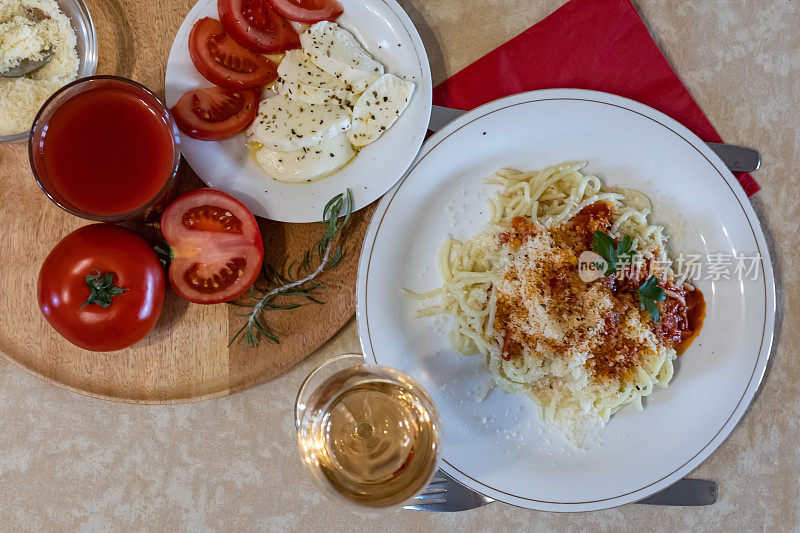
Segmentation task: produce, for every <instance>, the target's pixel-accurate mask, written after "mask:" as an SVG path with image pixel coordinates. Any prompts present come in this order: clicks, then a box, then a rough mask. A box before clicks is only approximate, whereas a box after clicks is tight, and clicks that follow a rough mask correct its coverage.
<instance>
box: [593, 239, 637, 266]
mask: <svg viewBox="0 0 800 533" xmlns="http://www.w3.org/2000/svg"><path fill="white" fill-rule="evenodd" d="M592 238H593V239H594V243H592V251H593V252H594V253H596V254H597V255H599V256H600V257H602V258H603V259H605V260H606V263H607V265H608V266H607V267H606V271H605V272H604V273H603V275H604V276H610V275H612V274H614V273H615V272H616V271H617V270H619V267H620V266H626V265H630V264H631V263H633V256H634V254H635V253H636V252H631V246H633V239H631V237H630V235H625V236H624V237H623V238H622V240H621V241H619V243H615V242H614V238H613V237H611V236H610V235H606V234H605V233H603V232H602V231H595V232H594V233H592Z"/></svg>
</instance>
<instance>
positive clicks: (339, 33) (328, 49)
mask: <svg viewBox="0 0 800 533" xmlns="http://www.w3.org/2000/svg"><path fill="white" fill-rule="evenodd" d="M300 44H301V46H302V47H303V51H304V52H305V53H306V54H307V55H308V56H309V57H310V58H311V61H313V62H314V64H315V65H317V66H318V67H319V68H321V69H322V70H324V71H325V72H327V73H328V74H330V75H332V76H334V77H336V78H338V79H340V80H343V81H344V82H345V83H346V84H347V85H348V86H349V88H350V89H351V90H352V92H354V93H355V94H359V93H362V92H364V90H365V89H366V88H367V86H368V85H369V84H370V83H372V82H374V81H375V80H377V79H378V78H379V77H380V76H381V75H383V65H381V64H380V63H379V62H377V61H375V60H374V59H372V56H370V55H369V53H367V51H366V50H364V49H363V48H362V47H361V45H360V44H359V43H358V41H357V40H356V38H355V37H353V34H351V33H350V32H349V31H347V30H345V29H344V28H342V27H341V26H339V25H338V24H336V23H335V22H328V21H323V22H317V23H316V24H314V25H313V26H311V27H310V28H308V29H307V30H306V31H304V32H303V33H302V34H300Z"/></svg>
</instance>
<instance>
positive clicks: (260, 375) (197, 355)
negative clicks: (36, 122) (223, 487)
mask: <svg viewBox="0 0 800 533" xmlns="http://www.w3.org/2000/svg"><path fill="white" fill-rule="evenodd" d="M87 4H88V5H89V9H90V11H91V14H92V17H93V18H94V22H95V25H96V26H97V30H98V34H99V38H100V61H99V66H98V74H116V75H120V76H126V77H130V78H132V79H134V80H136V81H139V82H141V83H143V84H145V85H147V86H148V87H149V88H150V89H151V90H153V91H154V92H156V93H157V94H158V95H159V96H160V97H163V93H164V72H165V69H166V61H167V56H168V53H169V48H170V46H171V44H172V38H173V36H174V35H175V33H176V32H177V30H178V27H179V26H180V23H181V21H182V20H183V18H184V16H185V15H186V13H187V12H188V11H189V9H190V8H191V6H192V5H193V4H194V1H191V0H183V1H174V0H172V1H170V2H163V1H160V0H88V1H87ZM201 186H203V184H202V182H200V180H199V179H198V178H197V176H196V175H195V174H194V172H192V171H191V169H190V168H189V167H188V165H186V163H185V161H184V162H182V168H181V178H180V188H181V189H183V190H188V189H191V188H196V187H201ZM0 205H2V208H0V231H2V234H1V235H0V316H2V327H0V353H2V355H4V356H5V357H6V358H8V359H9V360H11V361H12V362H14V363H16V364H18V365H20V366H22V367H23V368H26V369H27V370H30V371H31V372H34V373H35V374H37V375H38V376H40V377H42V378H43V379H45V380H47V381H51V382H53V383H56V384H58V385H61V386H64V387H67V388H69V389H71V390H74V391H76V392H80V393H83V394H87V395H91V396H97V397H102V398H106V399H110V400H116V401H124V402H130V403H141V404H157V403H177V402H184V401H192V400H199V399H204V398H213V397H217V396H224V395H226V394H230V393H231V392H236V391H239V390H243V389H246V388H248V387H252V386H254V385H257V384H260V383H264V382H266V381H267V380H269V379H271V378H273V377H275V376H278V375H280V374H282V373H284V372H286V371H287V370H288V369H290V368H291V367H292V366H294V365H296V364H297V363H299V362H300V361H302V360H303V359H305V358H306V357H307V356H308V355H309V354H311V353H312V352H313V351H315V350H316V349H317V348H319V347H320V346H321V345H322V344H323V343H324V342H325V341H327V340H328V339H329V338H331V337H332V336H333V335H334V333H336V332H337V331H338V330H339V329H340V328H341V327H342V326H344V324H345V323H346V322H347V321H348V320H349V319H350V318H351V317H352V316H353V314H354V313H355V280H356V270H357V265H358V255H359V253H360V249H361V243H362V241H363V237H364V233H365V232H366V228H367V226H368V224H369V218H370V215H371V214H372V211H373V210H374V205H372V206H369V207H367V208H365V209H362V210H361V211H359V212H358V213H355V214H354V215H353V217H352V219H351V221H350V223H349V224H348V226H347V228H346V229H345V232H344V234H343V236H342V245H343V251H344V258H343V260H342V261H341V262H340V263H339V264H338V265H337V266H336V267H335V268H333V269H331V270H330V271H328V272H325V273H324V274H322V275H321V276H320V277H319V278H318V281H319V282H320V283H322V284H323V285H324V288H322V289H320V290H319V292H318V294H317V295H316V297H317V298H319V299H320V300H322V301H323V302H325V304H324V305H317V304H313V303H311V304H309V305H304V306H303V307H300V308H298V309H293V310H289V311H270V312H268V314H266V315H264V318H265V320H266V321H267V323H268V324H269V325H270V326H271V327H272V328H273V329H274V330H275V332H276V333H277V334H278V335H279V337H280V339H281V340H280V343H279V344H273V343H272V342H270V341H268V340H266V339H264V340H263V341H262V342H261V344H260V346H258V347H257V348H255V349H254V348H247V347H244V346H242V345H241V344H240V343H238V342H236V343H234V344H233V345H232V346H231V347H230V348H229V347H228V342H229V339H230V338H231V337H232V335H233V334H234V333H235V332H236V331H237V330H238V329H239V327H240V326H241V325H242V324H243V322H242V321H243V319H242V318H240V317H238V316H236V314H237V313H240V312H241V311H242V309H240V308H236V307H232V306H228V305H225V304H220V305H210V306H202V305H196V304H189V303H187V302H184V301H183V300H181V299H179V298H178V297H177V296H176V295H175V294H174V293H173V292H172V291H170V290H168V291H167V296H166V299H165V302H164V310H163V312H162V315H161V317H160V319H159V321H158V323H157V324H156V326H155V328H154V329H153V331H152V332H151V333H150V335H149V336H148V337H147V338H145V339H144V340H143V341H141V342H140V343H138V344H136V345H134V346H132V347H131V348H128V349H125V350H120V351H118V352H109V353H97V352H88V351H85V350H82V349H80V348H77V347H75V346H73V345H72V344H70V343H69V342H67V341H66V340H65V339H63V338H62V337H61V336H59V335H58V334H57V333H56V332H55V331H54V330H53V329H52V328H50V326H49V325H48V324H47V322H46V321H45V320H44V317H43V316H42V314H41V313H40V312H39V308H38V304H37V300H36V281H37V278H38V275H39V268H40V267H41V264H42V261H43V260H44V258H45V257H46V256H47V254H48V253H49V252H50V250H51V249H52V248H53V246H55V245H56V244H57V243H58V242H59V241H60V240H61V239H62V238H63V237H64V236H65V235H67V234H68V233H70V232H71V231H73V230H74V229H76V228H78V227H79V226H82V225H85V224H87V221H84V220H81V219H78V218H76V217H73V216H71V215H69V214H67V213H66V212H64V211H62V210H61V209H60V208H58V207H57V206H56V205H55V204H53V203H51V202H50V200H49V199H48V198H47V197H46V196H45V195H44V194H43V193H42V192H41V190H39V188H38V186H37V184H36V181H35V180H34V178H33V175H32V173H31V171H30V167H29V163H28V152H27V144H24V143H17V144H14V145H0ZM321 216H322V214H321V213H320V217H321ZM259 224H260V226H261V230H262V235H263V238H264V247H265V256H264V261H265V262H269V263H273V262H275V261H278V260H279V259H282V258H287V257H288V258H289V259H292V258H298V257H299V256H301V255H302V253H303V252H304V251H305V250H306V249H307V248H308V247H309V246H311V245H312V244H313V243H315V242H316V241H317V240H318V239H319V238H320V236H321V235H322V232H323V227H322V224H319V223H317V224H285V223H279V222H273V221H267V220H262V219H259Z"/></svg>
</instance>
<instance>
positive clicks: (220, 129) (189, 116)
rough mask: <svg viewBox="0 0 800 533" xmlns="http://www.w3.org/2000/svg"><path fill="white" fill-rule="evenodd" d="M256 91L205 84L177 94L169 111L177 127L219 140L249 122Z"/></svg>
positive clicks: (255, 109) (255, 105) (237, 130)
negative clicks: (176, 98) (200, 87)
mask: <svg viewBox="0 0 800 533" xmlns="http://www.w3.org/2000/svg"><path fill="white" fill-rule="evenodd" d="M258 98H259V94H258V93H257V92H256V91H254V90H252V89H242V90H235V89H224V88H222V87H208V88H207V89H197V90H195V91H189V92H187V93H184V95H183V96H181V98H180V100H178V103H177V104H175V105H174V106H173V108H172V109H170V111H171V112H172V116H173V117H174V118H175V123H176V124H177V125H178V128H180V130H181V131H182V132H183V133H185V134H186V135H188V136H189V137H194V138H195V139H201V140H203V141H220V140H222V139H227V138H229V137H233V136H234V135H236V134H237V133H239V132H240V131H242V130H243V129H245V128H246V127H247V126H249V125H250V123H251V122H253V119H254V118H256V113H257V112H258V105H257V104H258Z"/></svg>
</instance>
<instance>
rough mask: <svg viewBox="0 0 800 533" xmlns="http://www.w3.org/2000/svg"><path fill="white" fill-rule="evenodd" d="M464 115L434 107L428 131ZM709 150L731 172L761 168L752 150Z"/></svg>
mask: <svg viewBox="0 0 800 533" xmlns="http://www.w3.org/2000/svg"><path fill="white" fill-rule="evenodd" d="M464 113H466V111H462V110H460V109H453V108H451V107H442V106H439V105H434V106H433V108H432V109H431V120H430V122H429V123H428V129H429V130H431V131H434V132H435V131H439V130H440V129H442V128H443V127H445V125H447V124H448V123H449V122H452V121H454V120H455V119H457V118H458V117H460V116H461V115H463V114H464ZM706 144H707V145H708V146H709V148H711V149H712V150H714V152H715V153H716V154H717V155H718V156H719V158H720V159H722V162H723V163H725V165H726V166H727V167H728V168H729V169H730V170H731V171H732V172H753V171H754V170H758V169H759V167H760V166H761V154H759V153H758V151H756V150H753V149H752V148H745V147H744V146H736V145H734V144H722V143H706Z"/></svg>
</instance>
